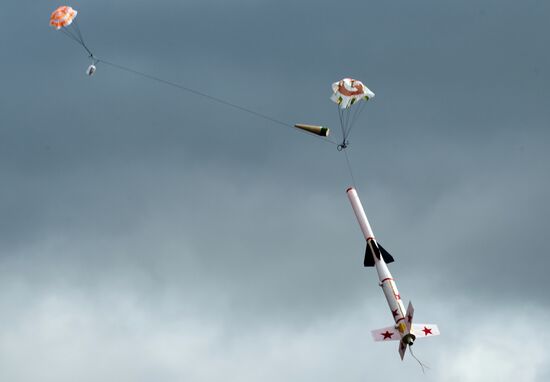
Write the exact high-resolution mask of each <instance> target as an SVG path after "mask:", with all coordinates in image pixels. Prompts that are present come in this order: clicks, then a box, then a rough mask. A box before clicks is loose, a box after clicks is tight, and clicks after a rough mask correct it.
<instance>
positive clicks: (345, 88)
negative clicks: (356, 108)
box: [330, 78, 374, 109]
mask: <svg viewBox="0 0 550 382" xmlns="http://www.w3.org/2000/svg"><path fill="white" fill-rule="evenodd" d="M332 92H333V94H332V97H331V98H330V99H331V100H333V101H334V102H336V103H337V104H338V106H340V108H342V109H347V108H349V107H351V106H352V105H353V104H355V103H356V102H357V101H360V100H362V99H364V100H366V101H368V100H369V99H371V98H373V97H374V93H373V92H371V91H370V90H369V88H367V87H366V86H365V85H364V84H363V83H362V82H361V81H358V80H354V79H353V78H344V79H342V80H340V81H338V82H335V83H333V84H332Z"/></svg>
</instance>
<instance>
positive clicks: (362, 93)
mask: <svg viewBox="0 0 550 382" xmlns="http://www.w3.org/2000/svg"><path fill="white" fill-rule="evenodd" d="M372 98H374V93H373V92H372V91H371V90H370V89H369V88H367V87H366V86H365V85H364V84H363V83H362V82H361V81H358V80H354V79H353V78H344V79H342V80H340V81H338V82H335V83H333V84H332V96H331V97H330V99H331V100H332V101H333V102H335V103H336V104H337V105H338V115H339V117H340V127H341V129H342V143H340V144H339V145H338V150H343V149H345V148H347V147H348V137H349V134H350V132H351V129H352V128H353V125H354V123H355V121H356V119H357V118H358V117H359V115H360V114H361V112H362V111H363V108H364V106H365V102H361V101H368V100H370V99H372Z"/></svg>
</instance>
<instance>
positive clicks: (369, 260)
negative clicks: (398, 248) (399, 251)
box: [363, 242, 395, 267]
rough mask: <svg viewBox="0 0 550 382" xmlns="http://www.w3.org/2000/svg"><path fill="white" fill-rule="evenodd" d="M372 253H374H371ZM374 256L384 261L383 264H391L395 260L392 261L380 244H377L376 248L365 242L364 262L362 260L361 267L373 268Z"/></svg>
mask: <svg viewBox="0 0 550 382" xmlns="http://www.w3.org/2000/svg"><path fill="white" fill-rule="evenodd" d="M372 251H375V253H373V252H372ZM375 255H376V257H377V258H380V256H382V258H383V259H384V262H385V263H386V264H389V263H393V262H394V261H395V260H394V259H393V257H392V255H390V253H389V252H388V251H386V250H385V249H384V247H382V246H381V245H380V244H378V247H377V246H376V245H373V246H370V245H369V243H368V242H367V248H366V249H365V260H363V266H365V267H374V256H375Z"/></svg>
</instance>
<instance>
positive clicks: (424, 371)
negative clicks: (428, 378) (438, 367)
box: [409, 345, 430, 374]
mask: <svg viewBox="0 0 550 382" xmlns="http://www.w3.org/2000/svg"><path fill="white" fill-rule="evenodd" d="M409 352H410V353H411V355H412V357H413V358H414V359H415V360H416V362H418V364H419V365H420V368H422V374H426V370H425V369H428V370H429V369H430V367H429V366H428V365H426V364H425V363H422V361H420V360H419V359H418V358H416V356H415V355H414V353H413V349H412V346H411V345H409Z"/></svg>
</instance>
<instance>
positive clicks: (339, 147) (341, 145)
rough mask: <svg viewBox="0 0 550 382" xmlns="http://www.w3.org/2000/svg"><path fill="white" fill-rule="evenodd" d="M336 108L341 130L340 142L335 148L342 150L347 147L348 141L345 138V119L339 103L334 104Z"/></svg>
mask: <svg viewBox="0 0 550 382" xmlns="http://www.w3.org/2000/svg"><path fill="white" fill-rule="evenodd" d="M336 107H337V108H338V117H339V118H340V128H341V130H342V143H340V144H339V145H338V146H337V147H336V148H337V149H338V151H342V150H344V149H346V148H347V147H348V142H347V139H346V129H345V125H346V121H345V113H344V112H343V111H342V109H341V108H340V105H337V106H336Z"/></svg>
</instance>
